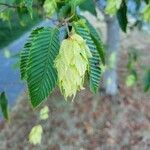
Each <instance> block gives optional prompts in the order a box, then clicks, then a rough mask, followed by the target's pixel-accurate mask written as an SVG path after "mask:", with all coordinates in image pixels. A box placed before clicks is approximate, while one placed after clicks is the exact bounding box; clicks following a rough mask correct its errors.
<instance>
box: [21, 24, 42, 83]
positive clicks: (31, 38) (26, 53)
mask: <svg viewBox="0 0 150 150" xmlns="http://www.w3.org/2000/svg"><path fill="white" fill-rule="evenodd" d="M42 29H43V27H42V28H37V29H35V30H33V31H32V33H31V35H30V36H29V38H28V41H27V43H26V44H25V46H24V48H23V50H22V51H21V54H20V57H21V61H20V72H21V79H22V80H23V79H26V78H27V65H28V60H29V53H30V48H31V46H32V43H33V42H34V40H35V39H36V35H37V34H38V33H39V32H40V31H42Z"/></svg>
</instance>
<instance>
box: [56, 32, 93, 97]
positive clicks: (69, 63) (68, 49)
mask: <svg viewBox="0 0 150 150" xmlns="http://www.w3.org/2000/svg"><path fill="white" fill-rule="evenodd" d="M90 57H92V54H91V52H90V50H89V48H88V46H87V45H86V42H85V41H84V39H83V38H82V37H81V36H79V35H78V34H72V35H70V37H69V38H68V39H65V40H63V42H62V44H61V47H60V51H59V54H58V56H57V58H56V60H55V67H56V69H57V72H58V83H59V87H60V89H61V92H62V93H63V94H64V96H65V98H67V97H72V96H73V97H75V95H76V92H77V91H78V90H81V89H83V83H84V76H85V73H86V71H87V70H88V67H89V60H88V59H89V58H90Z"/></svg>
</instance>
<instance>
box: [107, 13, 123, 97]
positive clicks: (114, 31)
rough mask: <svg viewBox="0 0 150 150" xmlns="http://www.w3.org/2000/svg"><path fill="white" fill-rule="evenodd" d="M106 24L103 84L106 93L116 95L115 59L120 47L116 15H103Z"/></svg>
mask: <svg viewBox="0 0 150 150" xmlns="http://www.w3.org/2000/svg"><path fill="white" fill-rule="evenodd" d="M105 20H106V26H107V43H106V71H105V73H104V86H105V90H106V93H107V94H109V95H116V94H117V92H118V75H117V59H118V57H119V56H118V53H119V48H120V32H119V24H118V20H117V17H116V16H115V17H110V16H107V15H105Z"/></svg>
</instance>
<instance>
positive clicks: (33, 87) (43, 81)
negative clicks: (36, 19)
mask: <svg viewBox="0 0 150 150" xmlns="http://www.w3.org/2000/svg"><path fill="white" fill-rule="evenodd" d="M49 2H52V1H49ZM45 3H47V1H45ZM81 3H84V1H83V0H74V1H72V0H71V1H68V0H65V1H58V0H56V1H55V6H56V7H54V8H57V11H56V13H57V14H58V16H59V18H58V19H59V20H60V19H61V22H60V24H59V25H58V26H54V27H41V28H37V29H35V30H33V31H32V33H31V35H30V37H29V39H28V41H27V43H26V44H25V46H24V49H23V50H22V52H21V64H20V70H21V78H22V79H24V80H26V81H27V85H28V90H29V95H30V99H31V104H32V106H33V107H37V106H38V105H39V104H40V103H41V102H42V101H43V100H45V99H46V98H47V97H48V96H49V94H50V93H51V92H52V91H53V90H54V88H55V87H56V86H57V85H58V74H57V70H56V68H55V67H54V61H55V59H56V57H57V55H58V53H59V49H60V45H61V42H62V41H61V40H60V36H61V34H62V33H61V32H63V31H62V30H61V29H62V28H66V30H68V32H70V31H71V30H72V29H74V30H75V32H76V33H77V34H78V35H80V36H81V37H82V38H83V39H84V40H85V41H86V44H87V46H88V47H89V49H90V51H91V53H92V58H90V60H89V62H90V64H89V65H90V66H89V74H88V79H89V86H90V89H91V91H93V92H96V91H97V89H98V87H99V80H100V75H101V68H100V63H101V62H103V63H104V50H103V44H102V42H101V39H100V37H99V34H98V33H97V31H96V29H95V28H94V27H93V26H92V25H91V24H90V23H89V22H88V21H87V20H86V19H85V18H83V17H82V16H79V15H78V13H77V7H78V6H79V5H80V4H81ZM45 7H46V6H45ZM50 7H51V6H50ZM46 8H47V7H46ZM47 9H48V8H47ZM50 15H51V14H50ZM70 16H72V17H70ZM62 21H64V22H62ZM66 23H67V24H66ZM66 30H65V31H64V32H66ZM68 34H69V33H68ZM65 38H67V37H65ZM65 38H64V39H65Z"/></svg>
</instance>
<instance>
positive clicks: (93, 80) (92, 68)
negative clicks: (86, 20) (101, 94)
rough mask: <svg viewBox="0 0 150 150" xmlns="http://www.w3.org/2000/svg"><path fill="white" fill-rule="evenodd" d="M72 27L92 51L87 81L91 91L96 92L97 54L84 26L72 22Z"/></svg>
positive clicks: (98, 79)
mask: <svg viewBox="0 0 150 150" xmlns="http://www.w3.org/2000/svg"><path fill="white" fill-rule="evenodd" d="M74 29H75V31H76V33H78V34H79V35H80V36H82V38H83V39H85V40H86V43H87V45H88V47H89V48H90V51H91V53H92V56H93V57H92V58H90V70H89V81H90V89H91V91H92V92H94V93H96V92H97V90H98V87H99V82H100V75H101V69H100V57H99V54H98V52H97V49H96V46H95V44H94V42H93V40H92V38H91V36H90V34H89V32H88V30H87V29H86V28H84V27H81V26H78V25H77V24H74Z"/></svg>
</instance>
